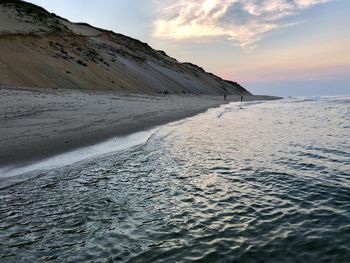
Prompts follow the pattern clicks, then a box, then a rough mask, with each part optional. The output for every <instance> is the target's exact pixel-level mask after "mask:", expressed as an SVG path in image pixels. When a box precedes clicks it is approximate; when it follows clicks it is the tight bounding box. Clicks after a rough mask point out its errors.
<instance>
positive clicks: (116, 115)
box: [0, 87, 273, 167]
mask: <svg viewBox="0 0 350 263" xmlns="http://www.w3.org/2000/svg"><path fill="white" fill-rule="evenodd" d="M272 98H273V97H272ZM272 98H269V97H260V96H249V97H245V100H258V99H272ZM228 99H229V100H230V101H238V100H239V97H234V96H230V97H229V98H228ZM223 103H224V101H223V97H221V96H204V95H201V96H193V95H192V96H191V95H160V94H159V95H158V94H152V95H151V94H135V93H120V92H97V91H79V90H54V89H47V90H43V89H19V88H6V87H2V88H0V149H1V151H0V166H1V167H3V166H8V165H19V164H27V163H29V162H33V161H36V160H40V159H44V158H48V157H51V156H53V155H56V154H59V153H63V152H66V151H70V150H73V149H76V148H79V147H82V146H87V145H92V144H95V143H98V142H101V141H104V140H106V139H108V138H111V137H115V136H122V135H127V134H130V133H133V132H137V131H141V130H145V129H148V128H151V127H154V126H157V125H161V124H165V123H168V122H171V121H175V120H179V119H182V118H185V117H189V116H193V115H195V114H198V113H200V112H203V111H206V110H207V109H208V108H212V107H217V106H219V105H221V104H223Z"/></svg>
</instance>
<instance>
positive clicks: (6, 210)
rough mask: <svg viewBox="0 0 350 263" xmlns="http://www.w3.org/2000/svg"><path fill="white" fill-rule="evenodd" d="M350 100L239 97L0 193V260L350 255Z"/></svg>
mask: <svg viewBox="0 0 350 263" xmlns="http://www.w3.org/2000/svg"><path fill="white" fill-rule="evenodd" d="M349 138H350V98H349V97H342V98H322V99H316V100H304V99H288V100H282V101H274V102H247V103H243V104H240V103H232V104H229V105H225V106H223V107H222V108H219V109H212V110H210V111H209V112H207V113H205V114H202V115H199V116H196V117H194V118H191V119H187V120H184V121H180V122H176V123H173V124H171V125H167V126H165V127H162V128H161V129H159V130H158V131H157V132H156V133H154V134H153V135H152V137H151V138H150V139H149V140H148V141H147V142H146V143H143V144H141V145H138V146H135V147H133V148H131V149H127V150H123V151H119V152H116V153H114V154H111V155H108V156H103V157H101V158H95V159H90V160H88V161H83V162H80V163H77V164H74V165H70V166H68V167H63V168H57V169H54V170H50V171H46V172H37V174H35V175H36V177H34V178H31V179H30V180H29V181H25V182H22V183H20V184H16V185H12V186H10V187H6V188H4V189H2V190H0V201H1V202H0V262H48V261H52V262H350V139H349Z"/></svg>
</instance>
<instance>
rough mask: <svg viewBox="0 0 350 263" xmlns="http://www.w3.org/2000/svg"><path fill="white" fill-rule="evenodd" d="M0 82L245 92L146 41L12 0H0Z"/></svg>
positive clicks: (131, 88) (157, 89)
mask: <svg viewBox="0 0 350 263" xmlns="http://www.w3.org/2000/svg"><path fill="white" fill-rule="evenodd" d="M0 85H6V86H26V87H42V88H45V87H49V88H76V89H93V90H118V91H134V92H165V93H199V94H224V93H226V94H236V95H241V94H250V93H249V92H248V91H247V90H245V89H244V88H243V87H242V86H240V85H239V84H238V83H236V82H232V81H226V80H223V79H221V78H219V77H217V76H215V75H213V74H210V73H207V72H205V71H204V70H203V69H202V68H200V67H198V66H196V65H193V64H191V63H180V62H178V61H177V60H175V59H173V58H171V57H169V56H167V55H166V54H165V53H164V52H163V51H156V50H154V49H152V48H151V47H150V46H148V45H147V44H146V43H142V42H140V41H138V40H135V39H132V38H129V37H126V36H124V35H120V34H116V33H114V32H111V31H106V30H103V29H98V28H94V27H92V26H90V25H87V24H82V23H71V22H69V21H67V20H65V19H63V18H60V17H58V16H56V15H54V14H51V13H48V12H47V11H46V10H44V9H42V8H40V7H38V6H35V5H33V4H29V3H26V2H22V1H15V0H2V1H0Z"/></svg>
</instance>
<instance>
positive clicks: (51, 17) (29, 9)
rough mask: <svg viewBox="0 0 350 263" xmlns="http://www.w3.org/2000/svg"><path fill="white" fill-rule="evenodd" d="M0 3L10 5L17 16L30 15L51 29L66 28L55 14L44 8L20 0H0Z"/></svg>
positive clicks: (60, 29)
mask: <svg viewBox="0 0 350 263" xmlns="http://www.w3.org/2000/svg"><path fill="white" fill-rule="evenodd" d="M0 4H2V5H12V6H13V7H14V8H15V9H16V11H17V12H18V14H19V16H21V17H23V16H29V17H32V18H33V20H34V21H38V22H40V23H42V24H44V25H46V26H48V27H49V28H50V29H51V30H52V31H62V30H66V29H67V28H66V27H65V26H64V25H62V24H61V23H59V22H58V20H57V19H56V15H55V14H51V13H49V12H48V11H46V10H45V9H44V8H42V7H40V6H37V5H34V4H31V3H28V2H24V1H20V0H0Z"/></svg>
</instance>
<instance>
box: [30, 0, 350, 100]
mask: <svg viewBox="0 0 350 263" xmlns="http://www.w3.org/2000/svg"><path fill="white" fill-rule="evenodd" d="M29 2H32V3H35V4H37V5H40V6H42V7H44V8H46V9H47V10H48V11H50V12H53V13H56V14H57V15H59V16H62V17H65V18H67V19H69V20H71V21H73V22H87V23H89V24H91V25H93V26H97V27H100V28H105V29H109V30H113V31H115V32H117V33H122V34H125V35H127V36H131V37H134V38H136V39H139V40H141V41H143V42H147V43H148V44H149V45H150V46H152V47H153V48H155V49H157V50H163V51H165V52H166V53H167V54H168V55H170V56H172V57H174V58H176V59H177V60H179V61H182V62H192V63H195V64H197V65H199V66H201V67H203V68H204V69H205V70H207V71H209V72H212V73H214V74H216V75H219V76H220V77H222V78H225V79H229V80H234V81H238V82H239V83H241V84H242V85H243V86H244V87H246V88H247V89H248V90H250V91H251V92H253V93H255V94H269V95H280V96H322V95H350V30H349V25H350V1H349V0H177V1H175V0H104V1H101V0H30V1H29Z"/></svg>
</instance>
